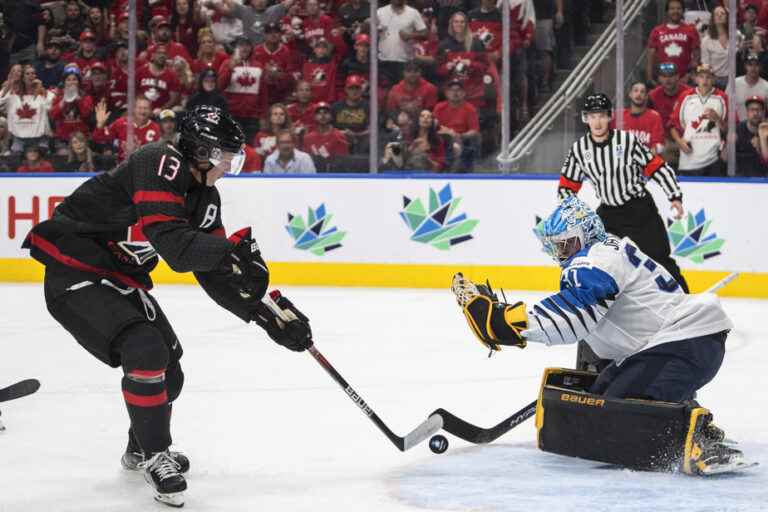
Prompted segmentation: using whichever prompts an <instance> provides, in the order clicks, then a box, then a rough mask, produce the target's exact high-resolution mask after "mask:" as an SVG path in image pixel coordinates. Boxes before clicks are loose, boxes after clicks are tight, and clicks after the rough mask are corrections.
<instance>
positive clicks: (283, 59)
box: [253, 23, 301, 103]
mask: <svg viewBox="0 0 768 512" xmlns="http://www.w3.org/2000/svg"><path fill="white" fill-rule="evenodd" d="M281 34H282V31H281V29H280V25H279V24H277V23H267V24H266V25H264V42H263V43H262V44H260V45H258V46H257V47H256V48H254V50H253V58H254V59H255V60H257V61H259V62H260V63H261V65H262V67H263V68H264V72H265V81H266V83H267V87H269V90H270V91H272V92H273V94H272V96H271V97H270V100H271V101H273V102H277V103H280V102H282V101H284V100H285V99H286V98H287V97H288V96H289V94H290V93H291V91H292V90H293V88H294V85H295V83H296V80H298V79H299V78H300V77H301V71H300V70H299V62H298V60H297V58H296V54H295V53H294V52H292V51H291V49H290V48H288V46H286V45H284V44H283V43H282V42H280V37H281Z"/></svg>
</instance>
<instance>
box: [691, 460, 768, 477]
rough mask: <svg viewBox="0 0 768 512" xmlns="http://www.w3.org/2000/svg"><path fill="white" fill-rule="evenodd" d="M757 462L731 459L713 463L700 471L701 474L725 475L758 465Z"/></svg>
mask: <svg viewBox="0 0 768 512" xmlns="http://www.w3.org/2000/svg"><path fill="white" fill-rule="evenodd" d="M759 465H760V463H759V462H752V461H748V460H744V459H739V460H735V461H732V462H730V463H728V464H715V465H712V466H709V467H708V468H707V470H705V471H702V473H701V476H717V475H725V474H728V473H738V472H740V471H744V470H747V469H750V468H754V467H756V466H759Z"/></svg>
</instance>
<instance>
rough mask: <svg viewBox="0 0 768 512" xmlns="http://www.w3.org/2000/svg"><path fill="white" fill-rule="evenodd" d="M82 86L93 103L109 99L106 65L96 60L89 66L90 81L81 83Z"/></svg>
mask: <svg viewBox="0 0 768 512" xmlns="http://www.w3.org/2000/svg"><path fill="white" fill-rule="evenodd" d="M83 88H84V89H85V92H86V93H87V94H88V95H89V96H90V97H91V98H93V104H94V105H95V104H97V103H98V102H100V101H101V100H102V99H104V100H107V101H108V100H109V87H108V80H107V66H105V65H104V63H103V62H97V63H95V64H94V65H93V66H91V83H90V84H83ZM84 133H86V132H84Z"/></svg>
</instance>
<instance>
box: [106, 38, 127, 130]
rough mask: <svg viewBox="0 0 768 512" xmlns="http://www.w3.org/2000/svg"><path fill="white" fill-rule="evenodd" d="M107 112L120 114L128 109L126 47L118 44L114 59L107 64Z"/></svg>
mask: <svg viewBox="0 0 768 512" xmlns="http://www.w3.org/2000/svg"><path fill="white" fill-rule="evenodd" d="M107 89H108V91H109V92H108V93H107V94H108V99H107V103H108V106H109V110H110V111H111V112H112V113H113V114H115V115H120V114H122V113H123V112H124V111H125V109H126V108H128V46H127V45H126V44H125V43H124V42H120V43H118V44H117V46H115V58H114V59H112V60H111V61H110V63H109V81H108V82H107Z"/></svg>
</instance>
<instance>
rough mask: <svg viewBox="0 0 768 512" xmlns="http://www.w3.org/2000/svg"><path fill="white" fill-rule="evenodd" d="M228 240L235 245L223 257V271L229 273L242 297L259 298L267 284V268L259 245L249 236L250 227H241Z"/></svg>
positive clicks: (247, 298)
mask: <svg viewBox="0 0 768 512" xmlns="http://www.w3.org/2000/svg"><path fill="white" fill-rule="evenodd" d="M229 240H230V241H231V242H233V243H234V244H235V246H234V247H233V248H232V252H230V253H229V254H228V255H227V256H226V257H225V258H224V266H225V269H224V271H225V272H226V273H227V274H229V275H230V278H231V279H232V282H233V284H234V286H235V287H236V288H237V289H238V292H239V293H240V296H241V297H242V298H243V299H245V300H247V301H258V300H261V298H262V297H263V296H264V294H265V293H266V292H267V287H268V286H269V270H268V269H267V264H266V263H265V262H264V259H263V258H262V257H261V251H260V250H259V245H258V244H257V243H256V240H254V239H253V237H252V236H251V228H243V229H241V230H240V231H238V232H236V233H234V234H233V235H232V236H230V237H229Z"/></svg>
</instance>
